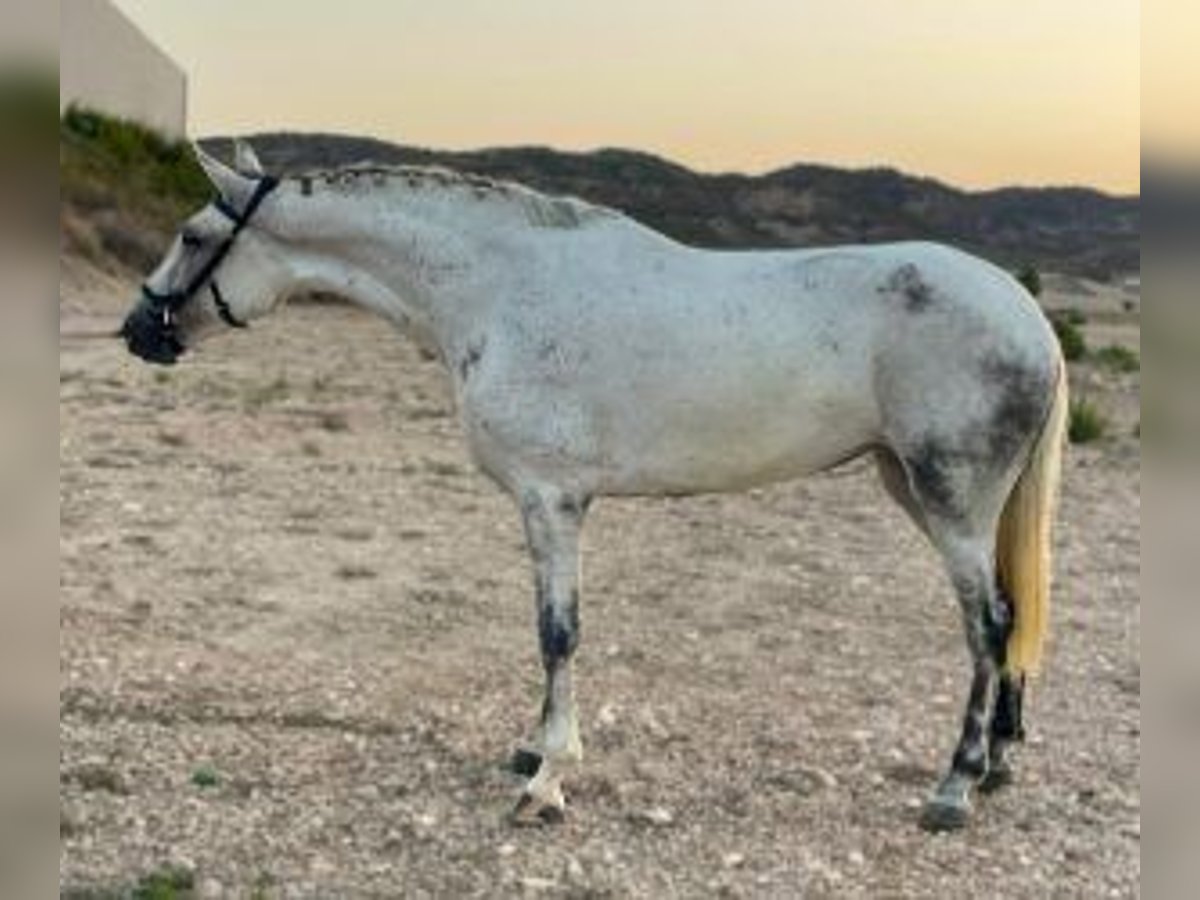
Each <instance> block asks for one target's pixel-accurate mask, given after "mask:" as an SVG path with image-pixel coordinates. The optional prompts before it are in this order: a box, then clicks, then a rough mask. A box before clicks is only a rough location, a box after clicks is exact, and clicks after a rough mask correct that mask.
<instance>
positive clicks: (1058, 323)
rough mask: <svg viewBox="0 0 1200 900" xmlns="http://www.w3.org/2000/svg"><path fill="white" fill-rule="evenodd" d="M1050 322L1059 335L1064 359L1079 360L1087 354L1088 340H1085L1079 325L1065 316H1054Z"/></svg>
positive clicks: (1068, 360)
mask: <svg viewBox="0 0 1200 900" xmlns="http://www.w3.org/2000/svg"><path fill="white" fill-rule="evenodd" d="M1050 324H1051V325H1053V326H1054V333H1055V334H1056V335H1058V343H1059V346H1060V347H1062V355H1063V359H1065V360H1066V361H1067V362H1077V361H1079V360H1081V359H1083V358H1084V357H1085V356H1087V341H1086V340H1084V337H1083V332H1082V331H1080V330H1079V326H1077V325H1073V324H1072V323H1071V322H1070V320H1069V319H1067V318H1066V317H1064V316H1053V317H1052V318H1051V319H1050Z"/></svg>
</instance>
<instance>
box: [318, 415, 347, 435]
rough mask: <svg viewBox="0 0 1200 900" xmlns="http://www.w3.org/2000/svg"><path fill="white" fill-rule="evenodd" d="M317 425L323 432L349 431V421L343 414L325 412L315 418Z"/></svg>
mask: <svg viewBox="0 0 1200 900" xmlns="http://www.w3.org/2000/svg"><path fill="white" fill-rule="evenodd" d="M317 424H318V425H320V426H321V428H322V429H323V430H325V431H331V432H342V431H349V430H350V419H349V418H348V417H347V416H346V414H345V413H344V412H338V411H336V410H325V411H323V412H322V413H321V414H320V415H319V416H318V417H317Z"/></svg>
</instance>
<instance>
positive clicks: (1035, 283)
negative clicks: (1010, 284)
mask: <svg viewBox="0 0 1200 900" xmlns="http://www.w3.org/2000/svg"><path fill="white" fill-rule="evenodd" d="M1017 281H1019V282H1021V285H1022V286H1023V287H1024V288H1025V290H1027V291H1029V293H1030V294H1031V295H1033V296H1034V297H1039V296H1041V293H1042V276H1041V274H1040V273H1039V272H1038V270H1037V268H1036V267H1035V266H1025V267H1024V268H1022V269H1021V271H1020V272H1018V273H1017Z"/></svg>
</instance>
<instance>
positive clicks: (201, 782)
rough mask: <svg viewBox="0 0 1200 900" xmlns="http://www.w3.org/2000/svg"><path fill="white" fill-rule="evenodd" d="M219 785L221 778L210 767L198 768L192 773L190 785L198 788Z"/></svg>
mask: <svg viewBox="0 0 1200 900" xmlns="http://www.w3.org/2000/svg"><path fill="white" fill-rule="evenodd" d="M220 783H221V776H220V775H218V774H217V770H216V769H214V768H213V767H212V766H200V767H199V768H198V769H196V771H194V772H192V784H194V785H195V786H196V787H198V788H210V787H216V786H217V785H218V784H220Z"/></svg>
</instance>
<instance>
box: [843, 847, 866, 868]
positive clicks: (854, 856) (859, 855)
mask: <svg viewBox="0 0 1200 900" xmlns="http://www.w3.org/2000/svg"><path fill="white" fill-rule="evenodd" d="M846 860H847V861H848V862H849V863H850V865H852V866H861V865H863V864H864V863H866V861H867V858H866V857H865V856H863V852H862V851H861V850H851V851H850V852H849V853H847V854H846Z"/></svg>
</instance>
